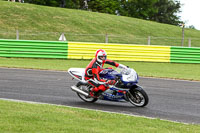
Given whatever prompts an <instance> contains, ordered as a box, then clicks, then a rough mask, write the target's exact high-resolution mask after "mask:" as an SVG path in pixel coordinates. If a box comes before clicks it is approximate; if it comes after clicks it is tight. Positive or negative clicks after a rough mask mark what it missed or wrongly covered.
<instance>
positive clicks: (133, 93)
mask: <svg viewBox="0 0 200 133" xmlns="http://www.w3.org/2000/svg"><path fill="white" fill-rule="evenodd" d="M127 98H128V100H129V102H130V103H131V104H133V105H135V106H137V107H144V106H146V105H147V104H148V102H149V98H148V95H147V94H146V92H145V91H144V90H143V89H142V88H141V87H139V86H138V87H136V88H132V89H130V90H129V91H128V93H127Z"/></svg>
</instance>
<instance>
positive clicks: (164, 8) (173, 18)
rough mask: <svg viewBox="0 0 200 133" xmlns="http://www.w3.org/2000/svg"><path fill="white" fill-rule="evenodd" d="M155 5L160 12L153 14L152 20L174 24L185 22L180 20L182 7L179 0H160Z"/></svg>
mask: <svg viewBox="0 0 200 133" xmlns="http://www.w3.org/2000/svg"><path fill="white" fill-rule="evenodd" d="M155 7H156V8H157V9H158V12H157V13H155V14H154V15H153V16H151V17H150V20H153V21H157V22H160V23H166V24H172V25H180V24H181V23H183V22H182V21H180V16H177V13H179V12H180V8H181V4H180V2H179V1H174V0H159V1H158V2H157V3H156V4H155Z"/></svg>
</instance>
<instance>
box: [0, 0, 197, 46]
mask: <svg viewBox="0 0 200 133" xmlns="http://www.w3.org/2000/svg"><path fill="white" fill-rule="evenodd" d="M0 12H1V13H0V38H2V39H3V38H4V39H6V38H12V39H15V38H16V29H18V30H19V34H20V37H19V38H20V39H28V40H58V38H59V36H60V34H61V33H62V32H65V33H66V38H67V40H69V41H80V42H105V34H106V33H107V34H109V35H112V36H109V42H111V43H131V44H147V37H148V36H151V39H152V40H151V44H152V45H173V46H181V37H182V29H181V27H178V26H173V25H168V24H161V23H157V22H152V21H145V20H141V19H136V18H130V17H124V16H116V15H109V14H103V13H96V12H89V11H82V10H73V9H66V8H55V7H47V6H39V5H33V4H26V3H18V2H15V3H14V2H7V1H0ZM74 34H78V35H74ZM80 34H102V35H95V36H91V35H88V36H86V35H84V36H82V35H80ZM157 37H158V38H157ZM162 37H164V38H162ZM166 37H167V38H166ZM190 37H191V38H192V46H196V47H199V46H200V39H198V38H200V31H198V30H193V29H185V44H184V46H188V38H190Z"/></svg>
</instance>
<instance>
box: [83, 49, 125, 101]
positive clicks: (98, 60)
mask: <svg viewBox="0 0 200 133" xmlns="http://www.w3.org/2000/svg"><path fill="white" fill-rule="evenodd" d="M105 63H106V64H109V65H112V66H115V67H119V68H127V67H126V66H124V65H122V64H119V63H116V62H114V61H112V60H108V59H107V54H106V51H105V50H103V49H98V50H97V51H96V53H95V58H94V59H93V60H92V61H91V62H90V63H89V64H88V66H87V67H86V70H85V80H86V81H88V83H89V84H91V85H92V86H93V87H94V88H92V90H91V91H90V96H92V97H95V98H97V97H98V96H99V95H100V94H101V93H102V92H104V91H105V90H107V89H108V88H109V87H108V85H114V84H115V83H116V81H115V80H104V79H101V78H100V76H99V73H100V72H101V71H102V70H103V66H104V64H105Z"/></svg>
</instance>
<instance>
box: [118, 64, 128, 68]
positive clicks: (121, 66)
mask: <svg viewBox="0 0 200 133" xmlns="http://www.w3.org/2000/svg"><path fill="white" fill-rule="evenodd" d="M118 68H120V69H126V68H127V66H125V65H122V64H119V66H118Z"/></svg>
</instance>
